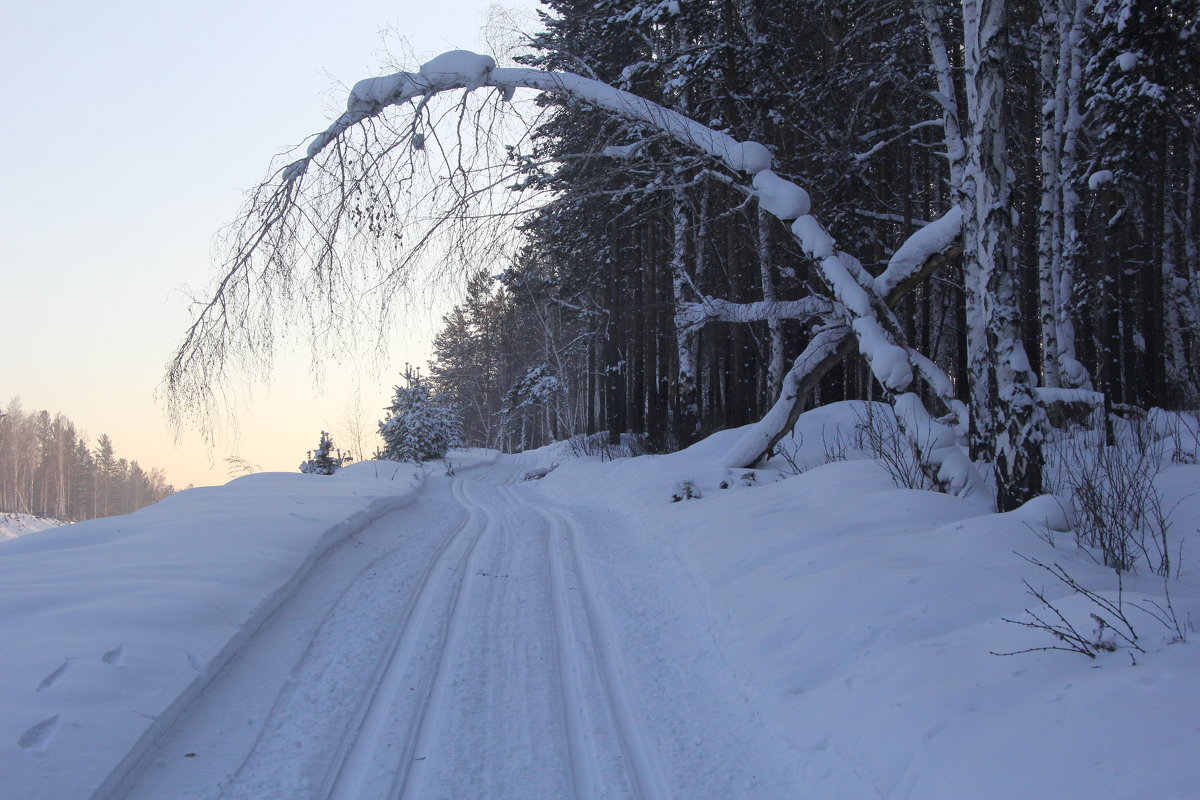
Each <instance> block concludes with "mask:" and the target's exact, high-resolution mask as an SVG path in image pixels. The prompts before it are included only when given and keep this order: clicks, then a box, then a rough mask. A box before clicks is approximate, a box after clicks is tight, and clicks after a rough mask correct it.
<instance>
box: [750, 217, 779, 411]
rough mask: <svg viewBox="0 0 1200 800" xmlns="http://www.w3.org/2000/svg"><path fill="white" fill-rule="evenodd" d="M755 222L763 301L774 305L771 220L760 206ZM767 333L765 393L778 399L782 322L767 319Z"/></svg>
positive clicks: (776, 319) (775, 298) (775, 295)
mask: <svg viewBox="0 0 1200 800" xmlns="http://www.w3.org/2000/svg"><path fill="white" fill-rule="evenodd" d="M757 221H758V226H757V229H756V236H757V244H758V269H759V275H760V277H761V280H762V293H763V301H764V302H766V303H774V302H775V301H776V300H777V299H778V295H777V294H776V293H775V279H774V277H772V275H771V228H770V224H771V222H772V220H771V217H770V215H769V214H768V213H767V211H766V210H765V209H764V208H762V207H761V206H760V207H759V209H758V220H757ZM767 332H768V335H769V338H770V348H771V351H770V355H769V356H768V362H767V391H768V392H769V393H770V395H771V397H778V396H779V390H780V387H781V386H782V385H783V321H782V320H780V319H778V318H774V319H768V320H767Z"/></svg>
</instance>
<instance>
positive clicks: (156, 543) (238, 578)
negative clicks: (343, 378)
mask: <svg viewBox="0 0 1200 800" xmlns="http://www.w3.org/2000/svg"><path fill="white" fill-rule="evenodd" d="M419 484H420V476H419V473H417V472H416V471H415V470H414V469H413V468H412V467H411V466H408V465H400V464H394V463H385V462H371V461H368V462H363V463H360V464H355V465H352V466H350V467H348V468H346V469H344V470H342V471H340V472H338V473H336V474H335V475H333V476H331V477H326V476H317V475H302V474H298V473H296V474H292V473H259V474H255V475H247V476H245V477H242V478H238V479H237V480H234V481H232V482H230V483H229V484H227V485H225V486H220V487H206V488H200V489H192V490H189V491H185V492H180V493H178V494H174V495H172V496H170V497H168V498H166V499H165V500H163V501H162V502H160V503H157V504H156V505H153V506H150V507H147V508H144V509H142V510H140V511H138V512H136V513H134V514H130V515H128V516H122V517H109V518H106V519H100V520H93V521H91V522H85V523H80V524H78V525H71V526H67V527H62V528H57V529H53V530H47V531H43V532H42V533H39V534H38V535H36V536H27V537H24V538H21V539H15V540H12V541H9V542H6V543H3V544H0V642H2V643H3V647H2V649H0V675H3V676H4V680H3V681H2V682H0V708H3V709H4V713H3V715H0V776H2V778H0V796H2V797H4V798H28V799H29V800H34V799H35V798H46V799H47V800H49V799H50V798H53V799H54V800H71V798H88V797H91V796H92V794H93V792H94V791H96V790H97V788H98V787H101V786H102V784H103V783H104V781H105V779H106V778H107V777H108V775H109V773H110V771H111V770H112V769H113V767H114V765H118V764H121V765H122V766H123V765H124V764H125V763H129V762H130V760H131V759H132V758H133V757H135V756H136V755H138V754H140V750H141V747H143V746H144V745H145V744H146V743H148V742H149V741H150V740H151V739H152V738H153V736H154V735H155V734H157V733H158V732H159V731H160V730H161V729H163V728H164V727H166V726H167V725H169V724H170V722H171V721H172V719H173V718H174V715H175V714H176V713H178V711H179V709H181V708H182V707H183V706H184V705H185V704H186V702H187V701H188V700H190V699H191V698H192V697H193V696H194V695H195V694H196V693H197V692H198V691H199V690H200V689H201V688H203V686H204V685H205V684H206V683H207V682H208V681H209V680H210V678H211V677H212V676H213V675H214V674H215V673H216V671H217V670H219V669H220V667H221V666H222V664H223V663H224V662H225V661H226V660H227V659H228V658H229V657H230V655H232V653H233V652H235V651H236V649H237V647H238V646H239V645H240V643H241V642H242V641H244V640H245V638H246V637H248V636H249V635H250V634H251V633H253V631H254V630H255V629H256V628H257V627H258V626H259V625H260V624H261V623H262V622H263V621H264V620H265V619H266V617H267V616H269V615H270V613H271V612H272V611H273V610H274V608H275V607H276V606H277V605H278V603H279V602H280V601H281V600H282V598H283V597H285V596H286V595H287V593H288V592H289V590H290V589H291V588H292V587H293V586H294V585H295V584H296V583H297V582H298V581H299V580H300V579H301V578H302V577H303V575H304V574H305V572H306V571H307V569H308V567H309V566H310V565H311V564H312V563H313V562H314V561H315V559H316V558H317V557H318V556H320V555H321V553H323V552H324V551H325V550H326V549H327V548H329V547H330V546H332V545H333V544H335V543H337V542H338V541H340V540H342V539H344V538H345V537H346V536H348V535H351V534H353V533H354V532H356V531H358V530H361V529H362V528H364V527H366V526H367V525H368V524H370V523H371V522H372V521H374V520H375V519H377V518H379V517H380V516H382V515H383V514H385V513H387V512H388V511H390V510H392V509H395V508H397V507H399V506H401V505H403V504H405V503H406V502H408V501H409V499H410V498H411V497H412V495H413V493H414V492H415V490H416V489H417V488H418V486H419ZM118 771H119V769H118Z"/></svg>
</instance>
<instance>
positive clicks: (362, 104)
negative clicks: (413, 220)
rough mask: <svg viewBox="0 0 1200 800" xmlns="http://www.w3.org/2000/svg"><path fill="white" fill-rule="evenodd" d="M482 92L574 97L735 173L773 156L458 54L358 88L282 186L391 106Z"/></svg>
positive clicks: (564, 79)
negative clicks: (653, 131) (658, 133)
mask: <svg viewBox="0 0 1200 800" xmlns="http://www.w3.org/2000/svg"><path fill="white" fill-rule="evenodd" d="M484 86H494V87H496V88H497V89H499V90H500V91H501V92H502V94H503V95H504V97H505V99H511V97H512V96H513V93H514V92H515V91H516V90H517V89H536V90H538V91H543V92H550V93H551V94H560V95H567V96H570V97H572V98H574V99H576V100H579V101H582V102H585V103H590V104H591V105H594V106H596V107H598V108H602V109H604V110H606V111H609V112H611V113H613V114H616V115H617V116H619V117H622V118H624V119H628V120H631V121H633V122H640V123H644V124H646V125H648V126H650V127H652V128H654V129H656V130H660V131H662V132H664V133H666V134H668V135H670V136H671V137H672V138H674V139H675V140H677V141H680V142H683V143H685V144H688V145H691V146H692V147H695V148H696V149H698V150H700V151H701V152H704V153H707V154H708V155H710V156H712V157H714V158H716V159H719V160H720V161H722V162H724V163H725V164H726V165H727V166H728V167H729V168H730V169H732V170H735V171H737V172H747V173H749V174H751V175H755V174H757V173H760V172H763V171H764V170H769V169H770V167H771V153H770V151H769V150H767V148H766V147H764V146H763V145H761V144H759V143H758V142H739V141H738V140H737V139H734V138H733V137H732V136H728V135H726V134H724V133H720V132H719V131H714V130H713V129H712V128H709V127H708V126H706V125H701V124H700V123H699V122H696V121H695V120H693V119H689V118H688V117H685V116H684V115H683V114H680V113H679V112H677V111H672V110H671V109H668V108H664V107H662V106H660V105H659V104H658V103H655V102H653V101H651V100H647V99H645V98H643V97H638V96H637V95H635V94H631V93H629V92H625V91H622V90H620V89H616V88H614V87H612V86H609V85H608V84H606V83H601V82H600V81H596V80H592V79H591V78H585V77H583V76H582V75H575V74H573V73H570V72H548V71H545V70H538V69H528V68H522V67H505V68H500V67H497V66H496V61H495V60H494V59H493V58H492V57H491V56H485V55H480V54H478V53H471V52H468V51H466V50H454V51H451V52H449V53H443V54H442V55H440V56H438V57H437V58H434V59H433V60H432V61H430V62H428V63H427V64H425V65H423V66H422V67H421V69H420V71H418V72H397V73H395V74H393V75H384V76H381V77H377V78H367V79H365V80H361V81H359V82H358V83H356V84H354V88H353V89H351V90H350V98H349V100H348V101H347V103H346V111H345V112H344V113H343V114H342V115H341V116H340V117H338V118H337V119H336V120H334V122H333V124H332V125H330V126H329V127H328V128H327V129H326V130H325V131H324V132H322V133H321V134H319V135H318V136H317V137H316V138H315V139H313V141H312V142H311V143H310V144H309V146H308V151H307V155H306V156H305V157H304V158H303V159H301V160H300V161H297V162H295V163H294V164H292V165H291V166H289V167H288V168H287V169H286V170H285V172H284V174H283V177H284V180H287V181H291V180H294V179H296V178H298V177H300V175H302V174H303V172H304V170H305V169H306V168H307V166H308V162H309V161H311V160H312V159H313V158H314V157H316V156H317V155H318V154H319V153H321V151H322V150H324V149H325V148H326V147H328V146H329V144H330V143H331V142H334V141H336V140H337V138H338V137H339V136H341V135H342V133H344V132H345V131H347V130H348V129H350V128H352V127H354V126H355V125H357V124H359V123H361V122H362V121H364V120H366V119H369V118H370V117H374V116H377V115H378V114H379V113H380V112H382V111H383V110H384V109H386V108H388V107H390V106H397V105H403V104H404V103H407V102H408V101H410V100H414V99H416V98H418V97H423V96H426V95H432V94H437V93H439V92H445V91H450V90H452V89H467V90H474V89H479V88H481V87H484Z"/></svg>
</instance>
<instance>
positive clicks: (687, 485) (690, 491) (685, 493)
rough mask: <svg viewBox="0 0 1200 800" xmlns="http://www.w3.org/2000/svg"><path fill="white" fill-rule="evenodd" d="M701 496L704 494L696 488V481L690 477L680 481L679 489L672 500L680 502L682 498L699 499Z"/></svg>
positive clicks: (672, 496)
mask: <svg viewBox="0 0 1200 800" xmlns="http://www.w3.org/2000/svg"><path fill="white" fill-rule="evenodd" d="M701 497H703V495H702V494H700V490H699V489H697V488H696V482H695V481H693V480H691V479H688V480H683V481H680V482H679V489H678V490H677V491H676V492H675V493H674V494H672V495H671V502H672V503H678V502H679V501H681V500H698V499H700V498H701Z"/></svg>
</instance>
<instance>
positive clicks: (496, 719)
mask: <svg viewBox="0 0 1200 800" xmlns="http://www.w3.org/2000/svg"><path fill="white" fill-rule="evenodd" d="M521 469H522V466H521V461H520V460H519V459H510V458H502V459H501V460H499V461H497V462H495V463H493V464H490V465H484V466H481V467H476V468H475V469H472V470H469V471H467V472H466V473H465V474H464V475H463V476H461V477H456V478H445V477H440V476H439V477H431V478H429V479H428V480H427V481H426V483H425V486H424V487H423V489H422V490H421V492H420V495H419V497H418V499H417V500H416V502H414V503H413V504H412V505H411V506H409V507H407V508H404V509H401V510H399V511H396V512H394V513H392V514H390V515H388V516H386V517H384V518H382V519H381V520H379V521H378V522H376V523H375V524H373V525H372V526H370V527H368V528H366V529H365V530H363V531H362V532H361V533H359V534H357V535H355V536H353V537H350V538H348V539H347V540H345V541H344V542H342V543H341V544H339V545H337V546H335V547H334V548H332V549H330V551H329V552H327V553H326V554H325V555H324V556H323V557H322V559H321V560H320V561H319V562H318V563H317V564H316V565H315V567H314V568H313V569H312V571H311V572H310V573H309V575H308V577H307V578H306V579H305V580H304V581H303V582H302V583H301V584H299V586H298V587H297V589H296V591H295V592H294V593H293V594H292V595H291V596H290V598H289V599H288V600H287V601H286V602H285V603H284V604H283V605H282V606H281V607H280V608H279V610H278V611H277V612H276V613H275V614H274V615H273V616H272V617H270V618H269V619H268V620H267V621H266V622H265V623H264V625H263V626H262V627H261V628H260V629H259V631H258V632H257V633H256V634H255V635H254V636H253V637H252V638H251V639H250V640H249V641H248V643H247V644H246V645H245V646H244V647H243V648H242V649H241V650H240V651H239V652H238V654H237V655H236V656H235V657H233V658H232V659H231V660H230V661H229V662H228V664H227V665H226V666H225V668H224V669H223V670H222V671H220V672H219V673H218V674H217V675H216V676H215V677H214V679H213V681H212V682H211V683H210V684H209V685H208V687H207V688H205V690H204V691H203V692H201V693H200V694H199V696H198V697H197V699H196V700H195V702H194V703H193V704H192V705H191V706H190V707H189V708H188V709H187V710H186V711H185V712H184V713H183V714H181V716H180V718H179V720H178V721H177V723H176V724H175V725H174V726H173V727H171V728H170V729H168V730H167V732H166V733H165V734H164V735H163V736H162V737H161V738H160V739H159V741H158V742H157V743H156V744H155V745H154V746H153V747H152V748H151V749H150V750H149V751H148V752H147V754H146V756H145V757H144V758H143V759H142V760H141V762H140V763H138V764H137V765H135V766H134V767H133V769H132V770H130V772H129V773H128V774H127V776H126V778H125V780H124V781H123V782H121V783H120V784H119V785H118V786H117V791H116V792H115V793H114V794H113V795H111V796H112V797H114V798H127V799H128V800H161V799H162V798H177V799H180V800H182V799H183V798H197V799H199V798H255V800H265V799H267V798H287V800H299V798H310V797H311V798H322V800H323V799H324V798H339V799H340V798H358V799H360V800H370V799H371V798H387V799H388V800H393V799H394V798H505V799H507V798H539V799H541V798H570V797H576V798H625V797H642V798H666V797H681V798H682V797H722V798H724V797H738V798H753V797H762V798H778V797H792V796H798V795H799V794H800V792H799V790H798V788H797V783H796V781H795V777H794V776H793V775H792V774H791V773H790V771H789V767H788V765H789V764H792V763H795V758H794V754H793V753H791V752H789V751H790V747H789V746H788V745H786V744H785V743H784V742H783V740H782V739H780V738H779V737H778V736H775V735H774V734H772V733H771V732H770V730H769V728H768V726H767V725H766V724H765V723H764V722H763V721H762V716H761V715H760V714H759V713H758V712H759V709H758V708H757V707H756V705H755V700H754V699H752V698H751V697H749V696H748V695H747V692H746V679H745V676H744V675H739V674H737V671H736V668H734V667H732V666H730V664H731V663H732V660H730V659H726V658H725V656H724V645H723V644H722V642H720V641H719V636H718V634H716V633H715V632H714V627H713V626H712V624H711V623H710V621H709V619H708V618H707V615H706V612H705V609H704V605H703V603H702V602H701V601H700V599H699V598H700V595H699V594H698V593H696V591H695V587H694V585H693V583H692V580H691V578H690V577H689V575H688V573H687V571H686V569H685V568H684V567H683V566H682V564H681V562H680V560H679V559H678V556H677V554H676V553H675V552H674V548H673V547H671V546H669V545H668V544H667V543H665V542H664V541H663V539H662V537H654V536H646V535H644V533H643V532H642V531H641V529H640V528H639V527H638V526H637V525H636V524H634V523H633V522H632V521H631V520H628V519H625V518H623V517H621V516H620V514H619V513H618V512H615V511H611V510H604V509H597V508H592V509H585V508H576V507H569V508H568V507H565V506H562V505H559V504H556V503H553V502H551V501H550V500H549V499H548V498H547V497H546V496H545V495H544V494H543V493H542V491H541V490H540V489H539V487H538V486H537V485H536V484H533V483H517V482H514V481H515V479H516V478H517V477H518V475H519V473H520V472H521Z"/></svg>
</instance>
